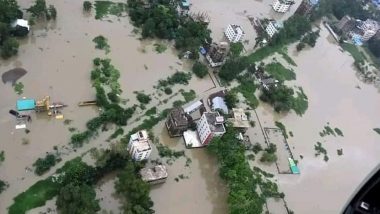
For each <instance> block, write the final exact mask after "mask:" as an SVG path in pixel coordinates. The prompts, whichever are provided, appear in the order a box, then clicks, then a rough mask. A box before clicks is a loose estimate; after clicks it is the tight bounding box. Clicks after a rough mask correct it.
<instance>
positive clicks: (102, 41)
mask: <svg viewBox="0 0 380 214" xmlns="http://www.w3.org/2000/svg"><path fill="white" fill-rule="evenodd" d="M92 41H93V42H94V43H95V48H96V49H100V50H105V51H106V53H109V52H110V46H109V44H108V40H107V38H106V37H104V36H102V35H99V36H97V37H95V38H94V39H93V40H92Z"/></svg>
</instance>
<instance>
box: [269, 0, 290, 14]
mask: <svg viewBox="0 0 380 214" xmlns="http://www.w3.org/2000/svg"><path fill="white" fill-rule="evenodd" d="M290 5H292V2H291V1H288V0H275V1H274V2H273V4H272V8H273V10H274V11H276V12H278V13H285V12H287V11H288V10H289V8H290Z"/></svg>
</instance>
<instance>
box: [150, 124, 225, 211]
mask: <svg viewBox="0 0 380 214" xmlns="http://www.w3.org/2000/svg"><path fill="white" fill-rule="evenodd" d="M153 131H154V134H155V136H157V137H158V138H159V140H160V142H161V143H162V144H164V145H167V146H168V147H170V148H171V149H174V150H177V151H178V150H185V153H186V155H187V156H188V157H189V158H191V161H192V162H191V164H190V167H185V164H186V159H185V158H184V157H181V158H179V159H177V160H176V161H175V162H174V163H173V165H169V166H168V172H169V177H168V179H167V181H166V183H164V184H160V185H157V186H153V187H152V190H151V197H152V199H153V201H154V210H155V211H156V212H157V213H167V214H174V213H184V214H193V213H210V214H211V213H212V214H225V213H228V207H227V189H226V186H225V185H224V182H222V181H221V179H220V177H219V172H218V163H217V160H216V158H214V157H213V156H212V155H210V154H209V153H208V152H207V151H206V149H205V148H201V149H186V148H185V146H184V141H183V139H182V138H170V137H169V136H168V133H167V130H166V128H165V125H164V123H163V122H161V123H160V124H158V125H157V126H156V127H155V128H154V129H153ZM155 157H158V154H157V153H156V152H154V153H153V154H152V157H151V159H155ZM180 174H183V175H184V176H188V177H189V178H188V179H186V178H185V179H179V181H178V182H177V181H175V180H174V179H175V178H178V176H179V175H180Z"/></svg>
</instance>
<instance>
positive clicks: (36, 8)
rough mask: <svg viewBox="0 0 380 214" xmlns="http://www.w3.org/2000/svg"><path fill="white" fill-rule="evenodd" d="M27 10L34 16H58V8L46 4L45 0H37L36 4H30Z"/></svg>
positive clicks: (53, 17) (48, 17)
mask: <svg viewBox="0 0 380 214" xmlns="http://www.w3.org/2000/svg"><path fill="white" fill-rule="evenodd" d="M27 11H28V12H29V13H31V14H32V16H33V17H38V18H46V19H47V20H50V19H53V20H55V19H56V18H57V9H56V8H55V7H54V6H53V5H49V7H47V6H46V1H45V0H35V2H34V4H33V5H32V6H30V7H29V8H28V9H27Z"/></svg>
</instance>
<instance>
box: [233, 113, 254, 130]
mask: <svg viewBox="0 0 380 214" xmlns="http://www.w3.org/2000/svg"><path fill="white" fill-rule="evenodd" d="M232 116H233V118H229V119H228V121H230V122H231V123H232V126H233V127H235V128H243V129H246V128H249V127H250V126H251V125H250V124H249V120H248V116H247V115H246V114H245V111H244V109H242V108H232Z"/></svg>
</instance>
